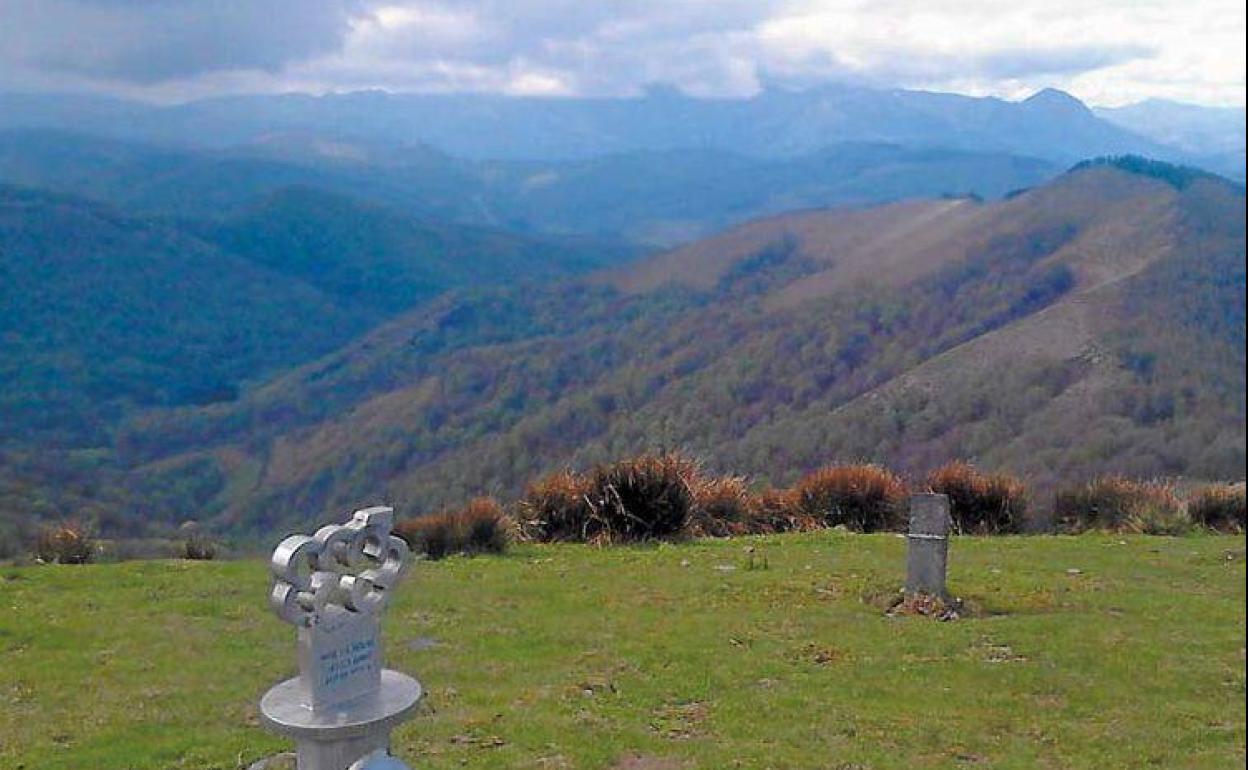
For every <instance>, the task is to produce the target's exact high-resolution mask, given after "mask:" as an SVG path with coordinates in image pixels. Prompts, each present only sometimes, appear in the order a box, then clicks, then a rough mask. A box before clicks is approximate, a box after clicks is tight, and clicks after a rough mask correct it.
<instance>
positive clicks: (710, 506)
mask: <svg viewBox="0 0 1248 770" xmlns="http://www.w3.org/2000/svg"><path fill="white" fill-rule="evenodd" d="M692 488H693V509H692V511H691V512H690V515H689V524H688V531H689V534H690V535H692V536H693V537H731V536H733V535H745V534H752V533H755V532H756V530H757V528H758V527H759V521H758V508H759V501H758V497H757V496H756V495H755V494H754V493H753V492H751V491H750V487H749V485H748V484H747V483H746V481H745V479H744V478H742V477H740V476H724V477H719V478H705V477H698V478H696V479H695V480H694V482H693V484H692Z"/></svg>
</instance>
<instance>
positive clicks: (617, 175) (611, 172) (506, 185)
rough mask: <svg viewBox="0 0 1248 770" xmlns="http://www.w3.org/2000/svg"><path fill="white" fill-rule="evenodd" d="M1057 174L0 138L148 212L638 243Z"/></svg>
mask: <svg viewBox="0 0 1248 770" xmlns="http://www.w3.org/2000/svg"><path fill="white" fill-rule="evenodd" d="M1059 171H1060V167H1059V166H1057V165H1056V164H1053V163H1051V162H1048V161H1043V160H1038V159H1035V158H1025V157H1019V156H1013V155H1009V154H1005V153H992V152H971V151H966V150H946V149H939V148H926V149H924V148H918V149H916V148H906V147H901V146H897V145H887V144H838V145H833V146H829V147H828V148H826V149H824V150H821V151H818V152H815V153H811V154H809V155H805V156H800V157H794V158H775V159H760V158H752V157H747V156H744V155H740V154H735V153H728V152H723V151H719V150H668V151H645V152H633V153H624V154H616V155H607V156H604V157H600V158H593V159H589V160H579V161H575V160H573V161H488V162H487V161H464V160H458V159H455V158H451V157H449V156H447V155H445V154H443V153H441V152H438V151H436V150H433V149H431V148H429V147H428V146H425V145H386V144H384V143H380V142H375V141H371V142H370V141H365V140H359V139H341V138H340V139H327V138H322V137H317V136H314V135H309V134H282V135H271V136H268V137H265V138H263V139H261V140H258V141H256V142H253V143H251V144H247V145H240V146H237V147H233V148H229V149H225V150H200V151H191V150H169V149H161V148H157V147H152V146H146V145H140V144H135V143H130V142H121V141H117V140H113V139H100V138H95V137H89V136H83V135H81V134H72V133H65V132H57V131H45V130H39V129H17V130H10V131H0V180H5V181H8V182H11V183H15V184H24V185H31V186H38V187H44V188H49V189H55V190H58V191H61V192H67V193H75V194H82V195H87V196H90V197H93V198H98V199H101V200H105V201H109V202H111V203H114V204H116V205H119V206H123V207H126V208H127V209H130V210H134V211H141V212H145V213H149V214H167V215H175V216H179V217H195V218H218V219H219V218H221V217H229V216H235V215H238V214H241V213H243V212H244V211H247V210H249V209H250V208H252V207H254V206H256V205H258V203H259V202H260V201H262V200H264V199H265V198H267V197H268V196H270V195H273V194H274V193H275V192H277V191H279V190H283V189H287V188H290V187H295V186H297V187H302V188H307V189H321V190H325V191H328V192H332V193H335V194H339V195H349V196H352V197H356V198H360V199H367V200H371V201H374V202H379V203H383V204H386V205H387V206H388V207H391V208H393V209H395V210H398V211H403V212H405V213H407V214H410V215H414V216H419V217H422V218H426V219H436V220H446V221H455V222H460V223H465V224H475V225H487V226H495V227H504V228H507V229H511V230H519V231H528V232H534V233H558V234H564V235H586V236H595V237H598V238H607V239H610V240H616V239H624V240H630V241H634V242H638V243H643V244H647V245H671V244H674V243H678V242H682V241H686V240H689V239H692V238H695V237H699V236H702V235H706V234H708V233H710V232H712V231H714V230H717V229H720V228H722V227H725V226H727V225H731V224H734V223H737V222H740V221H744V220H746V219H749V218H752V217H757V216H764V215H768V214H775V213H780V212H783V211H789V210H793V209H801V208H817V207H824V206H831V205H840V204H863V203H876V202H881V201H887V200H897V199H902V198H915V197H934V196H940V195H945V194H952V195H964V194H975V195H979V196H981V197H985V198H996V197H1000V196H1002V195H1004V194H1005V193H1007V192H1009V191H1011V190H1014V189H1017V188H1021V187H1029V186H1033V185H1036V184H1039V183H1041V182H1043V181H1045V180H1046V179H1049V178H1051V177H1053V176H1054V175H1056V174H1057V173H1058V172H1059ZM607 251H608V252H609V251H610V249H607Z"/></svg>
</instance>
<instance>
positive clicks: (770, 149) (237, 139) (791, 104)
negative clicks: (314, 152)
mask: <svg viewBox="0 0 1248 770" xmlns="http://www.w3.org/2000/svg"><path fill="white" fill-rule="evenodd" d="M127 110H129V113H128V114H127ZM122 116H125V117H124V119H123V118H122ZM88 126H89V127H90V129H91V130H92V131H93V132H98V133H102V134H106V135H109V136H113V137H116V138H124V139H131V140H139V141H145V142H155V143H162V144H171V145H179V146H194V147H215V148H223V147H229V146H233V145H238V144H246V143H250V142H254V141H257V140H259V139H262V138H264V137H266V136H269V135H272V134H274V133H279V134H284V133H292V132H293V133H311V134H316V135H322V136H344V135H350V136H356V137H361V138H364V139H367V140H370V141H381V142H385V143H390V144H414V143H426V144H429V145H432V146H434V147H436V148H438V149H440V150H442V151H444V152H448V153H450V154H452V155H456V156H461V157H466V158H474V159H512V160H518V159H533V158H539V159H545V160H557V159H564V160H568V159H586V158H592V157H597V156H601V155H606V154H612V153H631V152H638V151H663V150H676V149H695V148H696V149H713V150H721V151H725V152H733V153H738V154H742V155H747V156H752V157H770V158H775V157H794V156H800V155H806V154H809V153H812V152H816V151H819V150H821V149H823V148H826V147H828V146H830V145H834V144H838V143H844V142H883V143H892V144H901V145H906V146H920V147H945V148H952V149H963V150H974V151H988V152H1005V153H1013V154H1020V155H1027V156H1033V157H1039V158H1045V159H1049V160H1054V161H1057V162H1060V163H1063V164H1069V163H1071V162H1074V161H1077V160H1081V159H1084V158H1087V157H1091V156H1097V155H1109V154H1121V153H1128V152H1135V153H1142V154H1147V155H1151V156H1156V157H1173V156H1176V155H1181V154H1182V153H1181V151H1178V150H1175V149H1173V148H1168V147H1166V146H1164V145H1162V144H1159V143H1157V142H1155V141H1153V140H1150V139H1146V138H1144V137H1142V136H1140V135H1138V134H1135V133H1132V132H1130V131H1127V130H1125V129H1123V128H1121V127H1119V126H1116V125H1114V124H1112V123H1110V122H1108V121H1105V120H1102V119H1100V118H1098V117H1097V116H1096V115H1095V114H1093V113H1092V111H1090V110H1089V109H1088V108H1087V107H1085V106H1084V105H1083V104H1082V103H1081V102H1079V101H1078V100H1077V99H1075V98H1074V97H1071V96H1070V95H1068V94H1064V93H1061V92H1058V91H1053V90H1047V91H1042V92H1040V93H1039V94H1036V95H1035V96H1033V97H1032V98H1030V99H1027V100H1025V101H1022V102H1008V101H1003V100H1001V99H995V98H973V97H967V96H960V95H956V94H941V93H928V92H922V91H905V90H897V89H892V90H880V89H870V88H862V87H852V86H827V87H822V88H818V89H812V90H809V91H802V92H792V91H782V90H766V91H763V92H761V93H760V94H758V95H757V96H755V97H753V98H751V99H740V100H712V99H697V98H692V97H687V96H684V95H682V94H680V93H679V92H676V91H673V90H671V89H665V88H655V89H652V90H650V91H649V92H647V93H646V94H644V95H643V96H640V97H637V98H630V99H583V98H578V99H550V98H521V97H508V96H496V95H485V94H439V95H417V94H391V93H385V92H356V93H347V94H329V95H325V96H309V95H299V94H289V95H281V96H270V95H265V96H232V97H222V98H214V99H205V100H201V101H195V102H190V103H187V104H182V105H175V106H167V107H154V106H151V105H145V104H134V105H127V104H126V103H120V102H116V101H111V100H101V99H96V98H87V99H84V98H78V97H49V96H21V95H8V96H3V97H0V127H45V128H60V129H65V128H70V129H81V128H83V127H88Z"/></svg>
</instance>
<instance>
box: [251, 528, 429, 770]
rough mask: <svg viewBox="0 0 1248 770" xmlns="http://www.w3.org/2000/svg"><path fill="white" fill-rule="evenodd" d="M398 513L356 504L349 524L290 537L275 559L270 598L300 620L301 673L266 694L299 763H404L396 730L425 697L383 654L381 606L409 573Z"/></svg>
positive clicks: (360, 766) (388, 766)
mask: <svg viewBox="0 0 1248 770" xmlns="http://www.w3.org/2000/svg"><path fill="white" fill-rule="evenodd" d="M393 525H394V511H393V510H392V509H391V508H388V507H384V506H378V507H374V508H366V509H364V510H360V511H356V512H355V513H354V514H353V515H352V516H351V518H350V520H348V521H347V522H346V523H345V524H341V525H338V524H332V525H329V526H325V527H321V528H320V529H319V530H317V531H316V534H314V535H312V536H310V537H309V536H307V535H291V536H290V537H287V538H286V539H285V540H283V541H282V542H281V543H279V544H278V546H277V548H276V549H275V550H274V551H273V556H272V558H271V559H270V569H271V570H272V572H273V587H272V589H271V590H270V592H269V604H270V606H271V607H272V608H273V611H274V612H276V613H277V616H278V617H279V618H281V619H282V620H284V621H286V622H287V623H290V624H291V625H293V626H295V628H296V629H298V631H297V643H296V646H297V658H298V662H299V676H298V677H295V678H293V679H289V680H287V681H285V682H282V683H281V684H278V685H276V686H274V687H273V688H272V689H270V690H269V691H268V693H266V694H265V696H264V697H263V698H262V699H261V701H260V713H261V715H262V717H263V718H264V722H265V724H266V726H267V727H268V728H269V729H271V730H273V731H275V732H278V733H281V734H283V735H286V736H289V737H291V738H294V739H295V745H296V754H297V757H298V768H299V770H405V769H406V768H407V766H406V765H404V764H403V763H402V762H400V761H399V760H397V759H395V758H394V757H392V756H391V755H390V753H389V743H390V731H391V729H393V727H394V726H395V725H396V724H398V723H399V722H402V721H403V720H404V719H406V718H408V717H409V716H410V715H411V714H412V712H413V711H414V710H415V708H416V707H417V705H418V704H419V702H420V700H421V698H422V697H423V691H422V689H421V686H420V683H419V682H417V681H416V680H415V679H412V678H411V677H409V676H406V675H404V674H401V673H399V672H397V671H390V670H386V669H384V668H383V667H382V661H381V613H382V611H383V610H384V609H385V607H386V605H387V604H388V603H389V600H390V597H391V596H392V595H393V591H394V589H395V587H396V586H397V585H398V583H399V581H400V580H401V579H402V577H403V575H404V573H405V572H406V571H407V567H408V564H409V555H410V554H409V552H408V548H407V544H406V543H405V542H404V541H403V540H402V539H401V538H398V537H395V536H394V535H391V534H390V530H391V528H392V527H393Z"/></svg>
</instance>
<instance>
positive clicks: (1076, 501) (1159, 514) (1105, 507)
mask: <svg viewBox="0 0 1248 770" xmlns="http://www.w3.org/2000/svg"><path fill="white" fill-rule="evenodd" d="M1053 514H1054V516H1055V517H1056V518H1057V521H1058V523H1059V525H1060V526H1061V527H1062V528H1063V529H1065V530H1067V531H1072V532H1082V531H1088V530H1103V531H1108V532H1121V533H1137V534H1146V535H1178V534H1183V533H1184V532H1187V531H1189V530H1190V529H1191V519H1189V518H1188V516H1187V514H1186V512H1185V511H1184V510H1183V505H1182V503H1181V502H1180V501H1179V497H1178V495H1176V494H1175V491H1174V487H1173V485H1172V484H1170V483H1168V482H1164V481H1137V480H1134V479H1128V478H1125V477H1123V476H1102V477H1101V478H1098V479H1094V480H1093V481H1091V482H1089V483H1087V484H1084V485H1082V486H1079V487H1076V488H1074V489H1069V490H1065V491H1061V492H1058V493H1057V495H1056V496H1055V498H1054V501H1053Z"/></svg>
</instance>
